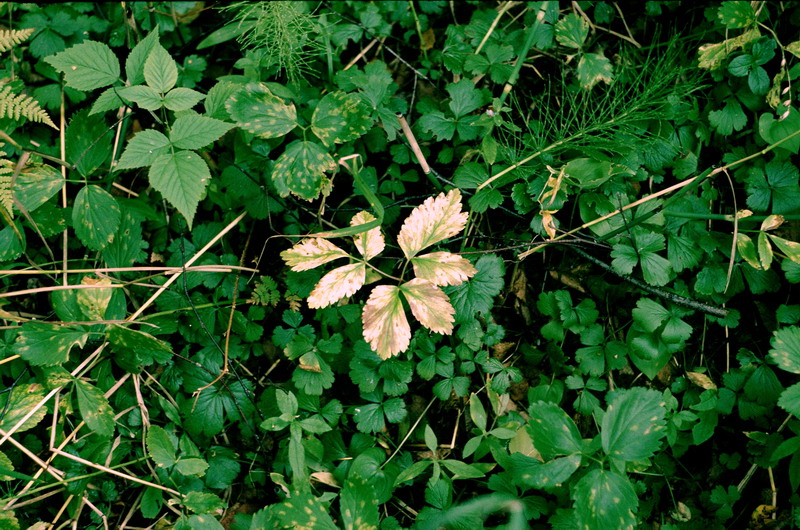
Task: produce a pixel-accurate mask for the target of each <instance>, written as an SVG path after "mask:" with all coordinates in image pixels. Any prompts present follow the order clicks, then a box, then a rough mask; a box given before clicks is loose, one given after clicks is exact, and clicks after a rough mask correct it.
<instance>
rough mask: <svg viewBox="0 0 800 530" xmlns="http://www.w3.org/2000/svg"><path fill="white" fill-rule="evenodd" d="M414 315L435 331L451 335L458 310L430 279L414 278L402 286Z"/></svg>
mask: <svg viewBox="0 0 800 530" xmlns="http://www.w3.org/2000/svg"><path fill="white" fill-rule="evenodd" d="M400 291H402V293H403V295H405V297H406V300H407V301H408V305H409V307H411V312H412V313H413V314H414V317H415V318H416V319H417V320H419V321H420V323H421V324H422V325H423V326H425V327H426V328H428V329H429V330H431V331H433V332H434V333H444V334H445V335H449V334H451V333H452V332H453V321H454V320H455V318H454V317H453V315H455V313H456V310H455V309H453V306H452V305H450V299H449V298H448V297H447V295H446V294H444V291H442V290H441V289H439V288H438V287H436V286H435V285H433V284H432V283H431V282H429V281H428V280H423V279H422V278H414V279H413V280H411V281H410V282H406V283H404V284H403V285H401V286H400Z"/></svg>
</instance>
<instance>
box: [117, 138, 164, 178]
mask: <svg viewBox="0 0 800 530" xmlns="http://www.w3.org/2000/svg"><path fill="white" fill-rule="evenodd" d="M169 145H170V144H169V138H167V137H166V136H164V135H163V134H161V133H160V132H158V131H156V130H155V129H147V130H144V131H141V132H139V133H137V134H136V136H134V137H133V138H132V139H131V140H130V141H129V142H128V145H127V146H126V147H125V151H123V153H122V156H121V157H120V159H119V162H118V163H117V169H132V168H137V167H147V166H150V165H152V164H153V162H155V161H156V159H157V158H158V157H160V156H162V155H166V154H168V153H169V152H170V149H169Z"/></svg>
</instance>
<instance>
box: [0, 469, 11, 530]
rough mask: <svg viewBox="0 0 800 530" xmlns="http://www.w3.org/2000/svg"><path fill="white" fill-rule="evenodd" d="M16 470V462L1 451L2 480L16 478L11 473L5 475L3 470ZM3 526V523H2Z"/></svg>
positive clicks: (0, 476) (0, 472)
mask: <svg viewBox="0 0 800 530" xmlns="http://www.w3.org/2000/svg"><path fill="white" fill-rule="evenodd" d="M4 471H5V472H9V471H14V464H13V463H12V462H11V459H10V458H8V457H7V456H6V455H5V453H0V480H3V481H9V480H14V477H12V476H11V475H4V474H3V472H4ZM0 528H2V525H0Z"/></svg>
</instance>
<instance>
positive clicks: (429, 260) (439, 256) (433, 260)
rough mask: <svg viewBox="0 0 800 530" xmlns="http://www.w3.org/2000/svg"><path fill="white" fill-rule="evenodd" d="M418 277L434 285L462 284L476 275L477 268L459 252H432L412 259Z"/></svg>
mask: <svg viewBox="0 0 800 530" xmlns="http://www.w3.org/2000/svg"><path fill="white" fill-rule="evenodd" d="M411 264H412V265H413V266H414V274H415V275H416V276H417V278H422V279H424V280H428V281H429V282H431V283H432V284H434V285H439V286H442V285H461V284H462V283H464V282H465V281H467V280H468V279H470V278H471V277H472V276H474V275H475V273H476V272H477V269H475V267H474V266H473V265H472V263H470V262H469V260H467V259H465V258H462V257H461V256H459V255H458V254H453V253H452V252H431V253H430V254H423V255H422V256H416V257H414V258H412V259H411Z"/></svg>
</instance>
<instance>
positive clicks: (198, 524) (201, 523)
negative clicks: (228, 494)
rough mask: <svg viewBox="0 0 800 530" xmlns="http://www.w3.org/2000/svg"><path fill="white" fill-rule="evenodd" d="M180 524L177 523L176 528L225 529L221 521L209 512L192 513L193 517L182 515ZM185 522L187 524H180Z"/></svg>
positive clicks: (194, 529)
mask: <svg viewBox="0 0 800 530" xmlns="http://www.w3.org/2000/svg"><path fill="white" fill-rule="evenodd" d="M178 523H179V524H176V525H175V527H174V528H175V530H225V527H224V526H222V525H221V524H220V523H219V521H217V519H216V518H215V517H214V516H213V515H209V514H205V513H204V514H199V515H192V516H191V517H188V518H186V517H182V518H181V519H179V520H178ZM180 523H183V524H184V525H186V526H180Z"/></svg>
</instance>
